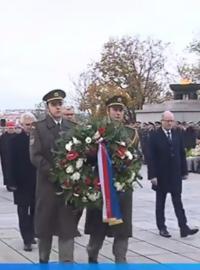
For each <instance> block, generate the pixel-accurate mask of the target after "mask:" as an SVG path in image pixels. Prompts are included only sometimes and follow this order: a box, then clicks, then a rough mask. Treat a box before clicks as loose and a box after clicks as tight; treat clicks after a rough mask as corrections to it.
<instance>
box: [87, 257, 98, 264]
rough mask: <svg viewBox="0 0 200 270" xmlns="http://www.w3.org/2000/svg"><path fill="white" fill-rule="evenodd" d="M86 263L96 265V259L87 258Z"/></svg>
mask: <svg viewBox="0 0 200 270" xmlns="http://www.w3.org/2000/svg"><path fill="white" fill-rule="evenodd" d="M88 262H89V263H98V261H97V259H94V258H92V257H89V258H88Z"/></svg>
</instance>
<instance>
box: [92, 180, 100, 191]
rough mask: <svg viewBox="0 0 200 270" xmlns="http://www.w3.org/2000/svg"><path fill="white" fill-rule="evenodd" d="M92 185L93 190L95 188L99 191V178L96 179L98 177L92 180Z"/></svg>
mask: <svg viewBox="0 0 200 270" xmlns="http://www.w3.org/2000/svg"><path fill="white" fill-rule="evenodd" d="M93 184H94V188H95V189H96V190H99V189H100V182H99V178H98V177H96V178H95V179H94V182H93Z"/></svg>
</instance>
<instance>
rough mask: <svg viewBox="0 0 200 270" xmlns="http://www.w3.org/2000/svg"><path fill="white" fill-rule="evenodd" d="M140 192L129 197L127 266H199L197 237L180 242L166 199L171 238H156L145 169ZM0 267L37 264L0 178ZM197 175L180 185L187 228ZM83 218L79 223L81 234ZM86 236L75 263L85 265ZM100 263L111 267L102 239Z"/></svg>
mask: <svg viewBox="0 0 200 270" xmlns="http://www.w3.org/2000/svg"><path fill="white" fill-rule="evenodd" d="M142 174H143V176H144V179H143V181H142V182H143V188H142V189H141V188H139V187H138V188H137V189H136V190H135V192H134V195H133V196H134V197H133V227H134V230H133V234H134V237H133V238H132V239H130V242H129V251H128V262H130V263H155V264H157V263H197V262H200V233H199V234H196V235H194V236H189V237H187V238H180V235H179V230H178V227H177V220H176V218H175V214H174V211H173V208H172V204H171V200H170V197H168V198H167V205H166V217H167V225H168V229H169V231H170V232H171V234H172V238H170V239H165V238H162V237H160V236H159V235H158V233H157V229H156V226H155V217H154V204H155V203H154V199H155V198H154V195H155V194H154V192H153V191H152V190H151V188H150V184H149V182H148V181H146V168H145V166H144V167H143V168H142ZM0 179H1V180H0V263H8V262H10V263H16V262H17V263H35V262H38V250H37V246H34V248H33V251H32V252H25V251H23V244H22V241H21V238H20V234H19V230H18V221H17V215H16V206H15V205H13V202H12V193H10V192H7V191H6V189H5V188H4V187H3V186H2V176H1V175H0ZM199 192H200V175H198V174H190V176H189V179H188V180H186V181H184V187H183V202H184V206H185V210H186V214H187V218H188V224H189V225H191V226H198V227H200V207H199V206H200V196H199ZM83 226H84V215H83V217H82V219H81V222H80V231H81V232H82V233H83ZM56 240H57V239H56V238H55V239H54V243H53V251H52V254H51V261H57V241H56ZM87 242H88V236H85V235H84V234H83V236H82V237H79V238H77V239H76V246H75V260H76V262H80V263H85V262H87V254H86V244H87ZM99 261H100V262H106V263H112V262H113V255H112V240H111V239H106V241H105V244H104V246H103V248H102V250H101V252H100V256H99Z"/></svg>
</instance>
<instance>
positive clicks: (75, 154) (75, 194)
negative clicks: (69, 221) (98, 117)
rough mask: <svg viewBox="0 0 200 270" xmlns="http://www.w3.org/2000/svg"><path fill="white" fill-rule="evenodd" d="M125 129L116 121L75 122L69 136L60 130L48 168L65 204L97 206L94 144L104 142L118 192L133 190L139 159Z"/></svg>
mask: <svg viewBox="0 0 200 270" xmlns="http://www.w3.org/2000/svg"><path fill="white" fill-rule="evenodd" d="M128 130H129V128H127V127H124V125H122V124H120V123H115V122H111V123H104V122H102V121H101V122H99V121H93V122H91V123H90V124H88V125H78V126H76V128H75V129H74V131H73V134H71V136H68V135H67V134H66V133H61V136H60V138H59V139H58V141H57V142H56V150H54V152H53V157H54V167H53V170H52V174H53V176H54V177H53V179H55V185H56V186H59V188H61V190H62V192H61V193H63V194H64V197H65V201H66V204H68V203H73V204H74V205H75V206H77V207H90V206H92V207H95V206H96V207H100V206H101V204H102V195H101V186H100V182H99V177H98V167H97V151H98V144H99V143H100V142H101V143H105V145H106V147H107V149H108V151H109V154H110V157H111V160H112V167H113V172H114V179H113V180H114V186H115V188H116V190H117V191H118V192H125V191H127V190H130V189H131V190H133V189H134V185H135V183H139V182H138V180H140V179H141V176H140V175H139V170H140V167H141V159H140V155H139V152H138V148H137V145H136V143H132V140H130V134H129V132H128Z"/></svg>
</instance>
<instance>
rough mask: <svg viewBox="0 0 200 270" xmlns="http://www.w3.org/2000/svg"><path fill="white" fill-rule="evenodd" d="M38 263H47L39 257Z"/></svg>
mask: <svg viewBox="0 0 200 270" xmlns="http://www.w3.org/2000/svg"><path fill="white" fill-rule="evenodd" d="M39 263H48V261H44V260H42V259H40V260H39Z"/></svg>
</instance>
